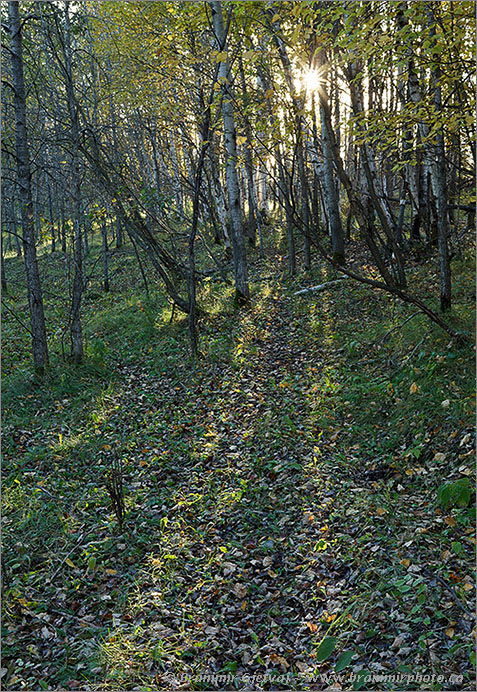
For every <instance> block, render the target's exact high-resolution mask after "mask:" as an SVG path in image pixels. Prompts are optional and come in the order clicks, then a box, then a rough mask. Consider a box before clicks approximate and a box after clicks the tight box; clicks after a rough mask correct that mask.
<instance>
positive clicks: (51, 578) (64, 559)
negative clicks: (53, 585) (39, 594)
mask: <svg viewBox="0 0 477 692" xmlns="http://www.w3.org/2000/svg"><path fill="white" fill-rule="evenodd" d="M81 528H82V529H83V528H84V524H83V526H82V527H81ZM88 533H91V532H90V531H87V532H86V533H82V534H81V536H80V537H79V538H78V540H77V541H76V543H75V544H74V546H73V547H72V548H71V550H70V551H69V553H66V555H65V556H64V558H63V559H62V561H61V562H60V564H59V565H58V567H57V568H56V569H55V571H54V572H53V574H52V575H51V577H50V581H53V579H54V578H55V577H56V575H57V574H58V572H59V571H60V570H61V568H62V567H63V565H64V564H65V562H66V560H67V559H68V558H69V556H70V555H71V554H72V553H74V551H75V550H76V548H77V547H78V546H79V545H80V543H81V541H82V540H83V538H84V537H85V536H87V535H88Z"/></svg>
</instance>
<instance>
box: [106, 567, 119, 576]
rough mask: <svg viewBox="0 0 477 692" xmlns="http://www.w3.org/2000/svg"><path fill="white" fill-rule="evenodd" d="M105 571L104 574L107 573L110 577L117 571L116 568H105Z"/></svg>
mask: <svg viewBox="0 0 477 692" xmlns="http://www.w3.org/2000/svg"><path fill="white" fill-rule="evenodd" d="M105 571H106V574H109V576H110V577H114V575H115V574H117V573H118V570H117V569H107V570H105Z"/></svg>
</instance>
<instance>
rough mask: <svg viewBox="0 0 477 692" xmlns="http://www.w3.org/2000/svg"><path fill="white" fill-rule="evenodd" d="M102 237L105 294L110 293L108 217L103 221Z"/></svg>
mask: <svg viewBox="0 0 477 692" xmlns="http://www.w3.org/2000/svg"><path fill="white" fill-rule="evenodd" d="M101 236H102V251H103V289H104V291H105V293H107V292H108V291H109V271H108V231H107V228H106V215H104V216H103V218H102V219H101Z"/></svg>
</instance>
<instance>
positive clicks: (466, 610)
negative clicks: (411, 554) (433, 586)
mask: <svg viewBox="0 0 477 692" xmlns="http://www.w3.org/2000/svg"><path fill="white" fill-rule="evenodd" d="M425 571H426V572H427V573H428V574H429V575H430V576H432V577H434V579H436V580H437V581H438V582H439V583H440V584H442V586H443V587H444V588H445V589H446V590H447V591H448V592H449V593H450V594H451V596H452V598H453V599H454V602H455V604H456V605H458V606H459V608H460V609H461V610H462V611H463V612H464V613H465V614H466V615H468V616H469V617H470V618H471V619H472V620H475V614H474V613H472V612H471V611H470V610H469V609H468V608H466V607H465V605H464V604H463V603H462V601H461V600H460V599H459V597H458V596H457V594H456V592H455V591H454V589H453V588H452V586H450V585H449V584H448V583H447V582H446V581H445V580H444V579H443V578H442V577H441V576H440V575H439V574H436V573H435V572H433V571H432V570H431V569H429V568H427V569H426V570H425Z"/></svg>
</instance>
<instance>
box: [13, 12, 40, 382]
mask: <svg viewBox="0 0 477 692" xmlns="http://www.w3.org/2000/svg"><path fill="white" fill-rule="evenodd" d="M8 14H9V21H10V37H11V53H10V54H11V61H12V79H13V84H14V88H15V99H14V105H15V144H16V158H17V178H18V188H19V190H18V193H19V200H20V204H21V217H22V233H23V253H24V257H25V269H26V278H27V287H28V303H29V308H30V323H31V331H32V350H33V362H34V365H35V370H36V371H37V372H38V373H39V374H41V373H43V372H44V370H45V368H46V366H47V365H48V346H47V341H46V328H45V316H44V310H43V296H42V292H41V284H40V274H39V271H38V262H37V256H36V245H35V228H34V222H33V200H32V194H31V170H30V157H29V150H28V136H27V128H26V98H25V82H24V76H23V54H22V35H21V22H20V15H19V10H18V2H17V0H12V2H9V3H8Z"/></svg>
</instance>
